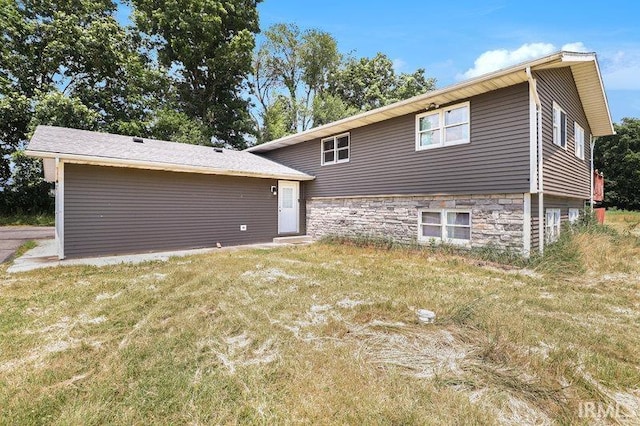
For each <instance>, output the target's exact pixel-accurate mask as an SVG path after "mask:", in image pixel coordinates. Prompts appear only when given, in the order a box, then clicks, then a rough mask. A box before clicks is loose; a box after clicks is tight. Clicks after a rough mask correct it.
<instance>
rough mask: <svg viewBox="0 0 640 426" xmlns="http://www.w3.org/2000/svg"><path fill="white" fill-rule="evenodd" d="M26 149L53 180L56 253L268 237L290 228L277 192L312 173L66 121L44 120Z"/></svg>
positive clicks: (159, 248) (131, 249)
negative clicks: (64, 125) (83, 127)
mask: <svg viewBox="0 0 640 426" xmlns="http://www.w3.org/2000/svg"><path fill="white" fill-rule="evenodd" d="M27 153H28V154H29V155H32V156H36V157H40V158H43V159H44V168H45V178H47V179H48V180H55V182H56V189H55V194H56V242H57V245H58V257H59V258H60V259H63V258H73V257H86V256H99V255H107V254H120V253H135V252H149V251H162V250H172V249H182V248H198V247H212V246H216V244H217V243H220V244H223V245H239V244H248V243H255V242H267V241H272V240H273V237H274V236H277V235H278V234H279V233H284V232H286V231H287V229H288V228H286V226H285V225H286V224H285V225H283V226H281V227H279V225H278V217H279V214H278V195H277V194H280V197H282V196H283V194H287V189H286V188H291V187H293V186H294V185H296V186H297V185H299V182H301V181H305V180H309V179H313V177H312V176H309V175H307V174H305V173H302V172H299V171H297V170H293V169H291V168H289V167H286V166H283V165H281V164H277V163H275V162H273V161H270V160H268V159H265V158H262V157H259V156H257V155H254V154H250V153H248V152H238V151H233V150H227V149H221V148H210V147H204V146H198V145H188V144H179V143H174V142H166V141H157V140H153V139H141V138H132V137H128V136H120V135H111V134H106V133H98V132H90V131H85V130H75V129H67V128H62V127H51V126H38V128H37V129H36V131H35V133H34V135H33V137H32V138H31V141H30V143H29V146H28V150H27ZM279 188H280V190H278V189H279ZM289 191H293V190H292V189H289ZM287 202H288V201H287ZM290 210H291V209H289V211H290ZM289 216H290V215H287V209H283V212H281V213H280V217H281V220H283V221H286V220H288V218H289ZM294 219H297V217H296V218H294Z"/></svg>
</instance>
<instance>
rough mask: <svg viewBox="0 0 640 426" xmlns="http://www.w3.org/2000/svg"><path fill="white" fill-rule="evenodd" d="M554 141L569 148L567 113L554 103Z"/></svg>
mask: <svg viewBox="0 0 640 426" xmlns="http://www.w3.org/2000/svg"><path fill="white" fill-rule="evenodd" d="M553 143H554V144H556V145H558V146H560V147H562V148H564V149H567V114H566V113H565V112H564V111H563V110H562V108H560V106H559V105H558V104H557V103H555V102H554V103H553Z"/></svg>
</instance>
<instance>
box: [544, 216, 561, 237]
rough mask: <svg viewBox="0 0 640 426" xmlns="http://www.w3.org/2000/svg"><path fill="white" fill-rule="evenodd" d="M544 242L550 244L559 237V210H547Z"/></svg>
mask: <svg viewBox="0 0 640 426" xmlns="http://www.w3.org/2000/svg"><path fill="white" fill-rule="evenodd" d="M546 213H547V214H546V223H545V242H547V243H552V242H554V241H556V240H557V239H558V237H559V236H560V209H547V211H546Z"/></svg>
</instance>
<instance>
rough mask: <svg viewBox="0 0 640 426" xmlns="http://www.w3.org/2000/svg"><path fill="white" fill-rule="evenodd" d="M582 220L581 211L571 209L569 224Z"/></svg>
mask: <svg viewBox="0 0 640 426" xmlns="http://www.w3.org/2000/svg"><path fill="white" fill-rule="evenodd" d="M579 218H580V209H576V208H570V209H569V223H575V222H576V221H577V220H578V219H579Z"/></svg>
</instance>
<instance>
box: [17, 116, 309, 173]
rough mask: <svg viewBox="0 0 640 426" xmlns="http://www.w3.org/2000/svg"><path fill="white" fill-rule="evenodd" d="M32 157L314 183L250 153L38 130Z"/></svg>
mask: <svg viewBox="0 0 640 426" xmlns="http://www.w3.org/2000/svg"><path fill="white" fill-rule="evenodd" d="M26 153H27V154H28V155H31V156H34V157H39V158H59V159H62V160H64V161H65V162H73V163H83V164H96V165H105V166H120V167H135V168H142V169H154V170H168V171H178V172H191V173H204V174H219V175H232V176H248V177H260V178H274V179H289V180H311V179H313V178H314V177H313V176H310V175H307V174H305V173H302V172H299V171H297V170H294V169H292V168H290V167H286V166H283V165H282V164H279V163H276V162H274V161H271V160H267V159H266V158H263V157H260V156H258V155H255V154H251V153H249V152H246V151H233V150H229V149H220V148H212V147H207V146H200V145H189V144H183V143H176V142H168V141H161V140H155V139H139V138H133V137H131V136H122V135H114V134H110V133H100V132H91V131H87V130H77V129H69V128H66V127H54V126H38V127H37V128H36V131H35V133H34V134H33V137H32V138H31V141H30V142H29V145H28V146H27V150H26Z"/></svg>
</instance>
